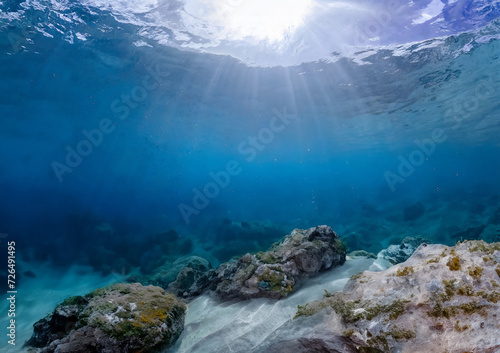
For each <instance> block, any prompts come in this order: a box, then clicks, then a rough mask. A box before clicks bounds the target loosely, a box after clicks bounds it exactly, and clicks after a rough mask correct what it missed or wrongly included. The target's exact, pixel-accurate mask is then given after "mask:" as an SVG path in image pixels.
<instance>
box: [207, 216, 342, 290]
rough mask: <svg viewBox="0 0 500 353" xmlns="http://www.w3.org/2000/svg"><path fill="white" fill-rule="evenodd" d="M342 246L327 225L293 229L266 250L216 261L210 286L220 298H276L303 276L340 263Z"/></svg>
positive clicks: (308, 275)
mask: <svg viewBox="0 0 500 353" xmlns="http://www.w3.org/2000/svg"><path fill="white" fill-rule="evenodd" d="M345 259H346V248H345V246H344V244H343V243H342V241H341V240H340V239H339V237H338V236H337V234H335V232H334V231H333V230H332V229H331V228H330V227H327V226H318V227H314V228H310V229H307V230H302V229H295V230H293V231H292V233H291V234H290V235H288V236H286V237H285V239H284V240H283V241H281V242H280V243H277V244H274V245H273V246H272V247H271V249H270V250H269V251H267V252H259V253H257V254H255V255H251V254H246V255H244V256H242V257H241V258H239V259H237V260H233V261H230V262H227V263H224V264H222V265H220V266H219V267H218V268H217V269H216V270H215V271H214V273H215V276H214V282H213V283H212V285H211V287H212V289H215V293H216V294H217V295H218V296H219V297H220V298H221V299H223V300H226V299H232V298H240V299H248V298H260V297H266V298H274V299H279V298H282V297H285V296H287V295H288V294H290V293H291V292H292V291H293V290H294V289H295V287H296V286H297V285H298V282H299V281H300V280H301V279H303V278H306V277H310V276H314V275H315V274H317V273H319V272H322V271H325V270H328V269H330V268H332V267H335V266H338V265H341V264H343V263H344V262H345Z"/></svg>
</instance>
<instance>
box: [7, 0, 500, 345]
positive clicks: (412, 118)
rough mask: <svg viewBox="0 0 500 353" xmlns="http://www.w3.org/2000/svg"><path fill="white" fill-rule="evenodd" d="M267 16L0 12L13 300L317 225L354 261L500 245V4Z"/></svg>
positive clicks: (120, 5)
mask: <svg viewBox="0 0 500 353" xmlns="http://www.w3.org/2000/svg"><path fill="white" fill-rule="evenodd" d="M280 3H281V2H280V1H276V4H267V5H266V3H264V2H262V1H255V4H259V6H261V7H262V8H259V9H253V10H252V9H251V6H250V5H248V4H247V1H246V0H240V1H238V0H231V1H229V0H228V1H226V2H224V1H223V2H221V3H220V4H217V5H215V4H212V5H211V4H209V3H208V2H200V1H195V0H177V1H174V0H168V1H167V0H156V1H153V0H149V1H144V2H137V1H120V2H112V3H110V4H107V3H106V2H103V1H99V0H81V1H55V0H52V1H48V0H42V1H25V2H16V1H0V61H1V65H0V77H1V81H0V85H1V86H0V91H1V93H2V94H1V95H0V119H1V122H0V161H1V163H0V200H1V202H0V237H1V238H0V240H1V245H2V250H1V251H2V252H3V253H4V254H6V253H7V242H8V241H15V243H16V248H17V256H18V259H19V260H20V261H23V263H24V264H25V265H23V266H25V267H24V268H21V267H22V266H20V265H18V269H17V271H18V273H19V278H18V286H19V290H22V288H23V285H24V286H26V287H25V288H27V290H28V288H29V290H32V291H35V292H36V291H37V290H40V292H41V291H42V289H41V288H39V289H36V288H33V285H32V284H31V285H30V284H29V282H30V281H34V280H35V278H36V279H38V280H39V281H40V278H45V277H44V274H43V272H44V271H56V272H57V271H64V270H65V269H67V268H69V267H73V266H86V267H85V268H88V269H90V270H89V271H92V272H93V273H94V275H95V276H108V277H99V279H98V280H95V282H92V283H96V284H97V283H99V284H100V283H101V282H105V281H106V278H107V279H109V278H112V277H113V275H114V276H115V277H117V276H123V275H127V274H128V273H129V272H130V271H131V270H132V269H134V268H140V269H141V271H142V272H144V273H147V272H148V271H151V270H152V269H154V268H155V267H156V266H158V265H159V264H160V263H161V261H162V259H163V256H164V255H168V256H170V257H171V258H177V257H181V256H186V255H199V256H202V257H205V258H207V259H209V260H210V262H211V263H212V265H217V264H219V263H221V262H224V261H227V260H229V259H231V258H232V257H233V256H237V255H242V254H245V253H247V252H256V251H260V250H265V249H267V248H268V247H269V246H270V245H271V244H272V243H273V242H275V241H277V240H279V239H281V238H282V237H283V236H284V235H285V234H289V233H290V231H291V230H292V229H294V228H309V227H313V226H316V225H320V224H327V225H329V226H331V227H332V228H333V229H334V230H335V231H336V232H337V234H338V235H339V236H340V237H341V238H342V239H343V240H344V241H345V242H346V244H347V246H348V248H349V250H350V251H352V250H359V249H363V250H367V251H370V252H373V253H377V252H378V251H380V250H382V249H383V248H386V247H387V246H388V245H389V244H398V243H400V242H401V240H402V239H403V238H404V237H405V236H417V237H422V238H425V239H427V241H428V242H429V243H442V244H454V243H456V242H457V241H458V240H463V239H464V238H469V239H470V238H474V239H484V240H486V241H490V242H491V241H499V240H500V183H499V180H500V153H499V152H500V142H499V136H500V59H499V56H500V41H499V38H500V20H499V19H498V17H499V16H500V2H499V1H460V0H457V1H448V0H443V1H437V0H433V1H430V0H425V1H424V0H418V1H417V0H415V1H402V0H401V1H397V0H396V1H386V2H378V1H368V0H356V1H349V2H343V1H320V0H316V1H312V0H311V1H306V0H304V1H302V2H301V1H292V2H291V3H290V5H289V7H290V8H289V9H288V11H289V12H290V14H289V15H290V16H289V17H287V16H286V14H287V12H286V11H283V8H285V7H287V6H288V5H286V3H283V4H282V9H281V10H280V9H276V8H275V7H276V6H278V5H279V4H280ZM277 4H278V5H277ZM245 6H250V7H248V8H247V7H245ZM266 6H268V7H269V8H270V9H269V12H266ZM242 7H243V8H242ZM238 9H241V11H240V10H238ZM294 9H297V11H296V13H295V12H293V10H294ZM271 10H272V11H274V12H272V11H271ZM278 10H279V11H278ZM252 11H254V12H252ZM259 11H260V12H259ZM259 13H260V14H266V16H264V17H265V19H266V20H265V22H264V19H263V20H262V21H263V22H262V23H261V24H260V25H256V24H259V17H258V14H259ZM283 13H285V14H283ZM252 14H253V15H252ZM300 14H305V15H304V16H302V17H301V16H300ZM292 15H293V16H292ZM239 16H240V17H239ZM247 16H249V17H250V20H249V21H247ZM251 16H256V17H254V18H251ZM287 21H290V22H287ZM2 256H4V255H2ZM35 264H44V265H43V266H41V265H40V266H39V265H35ZM49 268H50V270H49ZM28 269H30V271H28ZM0 271H2V274H5V277H6V274H7V268H5V267H4V268H1V269H0ZM75 276H76V277H75V281H76V278H78V276H79V275H75ZM39 283H42V282H39ZM41 286H43V285H42V284H41ZM1 288H2V290H7V288H6V281H2V284H1ZM90 289H91V288H90ZM2 294H3V293H2ZM63 298H64V297H62V298H61V299H63ZM25 305H27V304H25ZM30 305H32V306H33V308H34V307H36V303H31V304H30ZM33 308H31V309H32V310H35V309H33ZM31 309H30V308H29V307H27V308H26V311H28V310H31ZM43 310H46V309H45V308H44V309H43ZM43 310H42V311H43ZM44 314H45V312H42V313H39V315H38V318H40V317H42V316H43V315H44ZM2 315H3V314H2ZM30 324H32V322H31V323H30ZM30 334H31V333H30V332H27V333H26V336H27V337H29V335H30Z"/></svg>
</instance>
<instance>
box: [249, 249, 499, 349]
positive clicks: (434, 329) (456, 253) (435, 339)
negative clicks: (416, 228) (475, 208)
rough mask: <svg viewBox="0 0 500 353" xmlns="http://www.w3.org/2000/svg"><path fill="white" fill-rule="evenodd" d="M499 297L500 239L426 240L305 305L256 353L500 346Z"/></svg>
mask: <svg viewBox="0 0 500 353" xmlns="http://www.w3.org/2000/svg"><path fill="white" fill-rule="evenodd" d="M499 301H500V243H492V244H488V243H485V242H483V241H468V242H464V243H458V244H457V245H456V246H454V247H447V246H444V245H426V244H422V245H421V246H420V247H419V248H418V249H417V251H416V252H415V253H414V254H413V255H412V256H411V257H410V258H409V259H408V260H407V261H406V262H404V263H402V264H399V265H396V266H393V267H391V268H389V269H387V270H385V271H382V272H370V271H365V272H363V273H360V274H359V275H356V276H353V277H352V278H351V279H350V281H349V282H348V283H347V284H346V286H345V288H344V290H343V291H341V292H337V293H333V294H332V293H326V294H325V296H324V298H323V299H322V300H318V301H314V302H310V303H308V304H306V305H304V306H299V308H298V311H297V314H296V317H295V319H294V320H292V321H291V322H289V323H288V324H286V325H284V326H283V327H282V328H280V330H278V331H277V332H275V333H274V334H273V335H272V337H270V338H269V340H268V342H266V343H265V344H263V345H261V347H260V349H258V350H256V352H262V353H263V352H266V353H269V352H275V351H276V352H278V351H279V347H284V346H286V347H288V348H289V349H290V350H291V351H294V352H319V351H328V352H428V353H432V352H436V353H437V352H439V353H442V352H472V351H474V352H498V351H500V338H499V335H498V332H500V331H499V330H500V324H499V321H498V317H499V315H500V303H499ZM291 334H292V337H293V338H290V335H291ZM313 346H314V347H316V348H315V349H316V350H314V349H312V348H307V347H313ZM321 349H323V350H321Z"/></svg>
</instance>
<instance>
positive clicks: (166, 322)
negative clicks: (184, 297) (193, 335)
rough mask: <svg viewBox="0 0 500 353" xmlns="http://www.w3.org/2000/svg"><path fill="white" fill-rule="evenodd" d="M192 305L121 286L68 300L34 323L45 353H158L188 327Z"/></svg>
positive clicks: (36, 343)
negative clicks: (187, 316) (187, 315)
mask: <svg viewBox="0 0 500 353" xmlns="http://www.w3.org/2000/svg"><path fill="white" fill-rule="evenodd" d="M185 310H186V306H185V304H184V303H182V302H180V301H179V300H178V299H177V298H176V297H175V296H174V295H172V294H166V293H165V291H164V290H163V289H162V288H159V287H153V286H147V287H145V286H142V285H141V284H139V283H134V284H117V285H114V286H112V287H109V288H100V289H97V290H95V291H93V292H91V293H89V294H87V295H85V296H76V297H71V298H68V299H66V300H65V301H64V302H63V303H61V304H59V305H58V306H57V307H56V308H55V310H54V311H53V312H52V313H51V314H49V315H48V316H47V317H45V318H43V319H41V320H40V321H38V322H37V323H35V324H34V334H33V336H32V337H31V339H30V340H29V341H28V342H27V345H28V346H33V347H38V348H40V349H39V350H38V351H39V352H41V353H52V352H57V353H70V352H71V353H79V352H82V353H84V352H85V353H93V352H95V353H97V352H108V353H115V352H116V353H123V352H138V351H140V352H157V351H159V350H161V349H163V348H165V347H167V346H169V345H171V344H172V343H173V342H175V340H176V339H177V338H178V336H179V335H180V334H181V332H182V330H183V327H184V313H185Z"/></svg>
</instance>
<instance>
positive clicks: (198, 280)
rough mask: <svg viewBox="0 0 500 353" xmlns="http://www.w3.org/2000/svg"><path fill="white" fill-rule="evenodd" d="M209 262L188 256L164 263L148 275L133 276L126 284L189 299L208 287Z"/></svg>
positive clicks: (210, 266)
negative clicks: (152, 287)
mask: <svg viewBox="0 0 500 353" xmlns="http://www.w3.org/2000/svg"><path fill="white" fill-rule="evenodd" d="M211 269H212V265H211V264H210V262H209V261H208V260H206V259H204V258H201V257H199V256H188V257H183V258H179V259H177V260H175V261H174V262H166V263H164V264H163V265H162V266H159V267H158V268H156V269H155V270H154V272H153V273H151V274H149V275H134V276H131V277H129V278H128V279H127V282H139V283H141V284H143V285H154V286H159V287H162V288H164V289H165V290H167V291H169V292H171V293H173V294H175V295H176V296H177V297H180V298H184V299H191V298H193V297H195V296H197V295H199V294H201V293H202V292H203V290H205V289H206V288H207V287H209V286H210V284H211V281H212V278H211V275H212V273H213V272H210V270H211Z"/></svg>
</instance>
